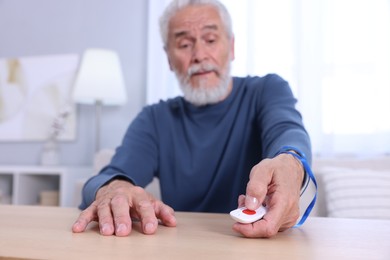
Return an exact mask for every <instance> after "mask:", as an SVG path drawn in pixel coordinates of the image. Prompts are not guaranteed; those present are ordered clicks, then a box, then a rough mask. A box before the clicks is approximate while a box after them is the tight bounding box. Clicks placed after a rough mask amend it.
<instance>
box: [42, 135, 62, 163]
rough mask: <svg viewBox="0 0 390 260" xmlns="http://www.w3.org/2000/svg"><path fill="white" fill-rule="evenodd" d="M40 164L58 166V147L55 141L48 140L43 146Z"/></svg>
mask: <svg viewBox="0 0 390 260" xmlns="http://www.w3.org/2000/svg"><path fill="white" fill-rule="evenodd" d="M41 164H42V165H47V166H52V165H58V164H59V147H58V143H57V142H56V140H49V141H47V142H46V143H45V144H44V145H43V149H42V154H41Z"/></svg>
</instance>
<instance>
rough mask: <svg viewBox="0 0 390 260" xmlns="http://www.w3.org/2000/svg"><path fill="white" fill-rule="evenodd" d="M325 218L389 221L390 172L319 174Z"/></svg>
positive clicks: (328, 171) (329, 171) (340, 170)
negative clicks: (326, 214)
mask: <svg viewBox="0 0 390 260" xmlns="http://www.w3.org/2000/svg"><path fill="white" fill-rule="evenodd" d="M321 177H322V181H323V183H322V184H323V186H324V187H323V188H324V191H325V197H326V198H325V199H326V206H327V211H328V216H329V217H342V218H378V219H390V170H389V171H375V170H369V169H348V168H324V169H322V170H321Z"/></svg>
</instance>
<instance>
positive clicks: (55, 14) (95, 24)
mask: <svg viewBox="0 0 390 260" xmlns="http://www.w3.org/2000/svg"><path fill="white" fill-rule="evenodd" d="M146 29H147V1H145V0H114V1H110V0H66V1H60V0H34V1H26V0H0V57H1V58H5V57H20V56H35V55H48V54H64V53H79V54H80V55H81V54H82V52H83V51H84V50H85V49H86V48H88V47H99V48H111V49H114V50H116V51H118V53H119V55H120V58H121V62H122V65H123V70H124V74H125V82H126V85H127V89H128V97H129V102H128V104H127V105H126V106H124V107H112V108H107V107H105V108H103V112H102V120H101V121H102V128H101V139H102V140H101V147H102V148H105V147H107V148H115V147H116V146H117V145H118V144H119V143H120V141H121V139H122V137H123V134H124V132H125V130H126V128H127V126H128V124H129V122H130V121H131V120H132V119H133V118H134V116H135V115H136V113H137V112H138V111H139V110H140V109H141V107H142V106H143V105H144V103H145V102H144V100H145V86H146V83H145V75H146V40H147V39H146ZM94 115H95V114H94V108H93V107H90V106H79V107H78V126H77V139H76V140H75V141H72V142H64V143H61V147H60V149H61V155H60V157H61V158H60V161H61V164H63V165H87V164H90V163H91V162H92V156H93V152H94V141H95V139H94V133H95V131H94V130H95V128H94V127H95V124H94ZM42 144H43V143H42V142H30V143H11V142H8V143H7V142H3V143H0V164H38V163H39V158H40V152H41V149H42Z"/></svg>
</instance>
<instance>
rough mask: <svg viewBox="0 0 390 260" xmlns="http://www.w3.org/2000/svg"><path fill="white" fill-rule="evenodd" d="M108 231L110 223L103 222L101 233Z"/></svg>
mask: <svg viewBox="0 0 390 260" xmlns="http://www.w3.org/2000/svg"><path fill="white" fill-rule="evenodd" d="M109 232H110V225H108V224H103V226H102V233H103V234H108V233H109Z"/></svg>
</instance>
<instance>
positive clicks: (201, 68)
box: [187, 63, 219, 77]
mask: <svg viewBox="0 0 390 260" xmlns="http://www.w3.org/2000/svg"><path fill="white" fill-rule="evenodd" d="M211 71H214V72H216V73H217V74H219V69H218V67H217V66H215V65H213V64H210V63H201V64H194V65H192V66H191V67H189V68H188V71H187V76H188V77H191V76H192V75H194V74H196V73H204V72H211Z"/></svg>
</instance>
